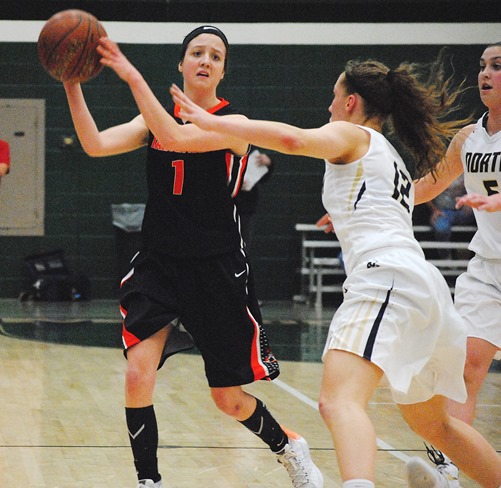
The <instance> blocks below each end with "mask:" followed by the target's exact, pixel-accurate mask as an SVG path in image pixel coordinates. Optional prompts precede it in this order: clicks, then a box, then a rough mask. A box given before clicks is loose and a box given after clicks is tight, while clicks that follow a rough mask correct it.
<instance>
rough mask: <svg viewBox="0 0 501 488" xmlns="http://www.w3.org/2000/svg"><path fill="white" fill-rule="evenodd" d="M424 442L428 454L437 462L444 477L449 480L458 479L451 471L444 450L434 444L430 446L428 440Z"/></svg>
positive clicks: (432, 460)
mask: <svg viewBox="0 0 501 488" xmlns="http://www.w3.org/2000/svg"><path fill="white" fill-rule="evenodd" d="M423 444H424V447H426V455H427V456H428V459H429V460H430V461H431V462H432V463H434V464H436V466H437V471H438V472H439V473H440V474H441V475H442V477H443V478H445V479H446V480H449V481H453V480H456V481H457V478H456V477H454V476H452V475H451V473H450V472H449V465H448V463H447V462H446V461H445V457H444V455H443V453H442V451H439V450H438V449H435V448H434V447H433V446H428V445H427V444H426V442H423Z"/></svg>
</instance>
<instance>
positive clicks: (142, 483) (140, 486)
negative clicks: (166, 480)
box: [137, 480, 164, 488]
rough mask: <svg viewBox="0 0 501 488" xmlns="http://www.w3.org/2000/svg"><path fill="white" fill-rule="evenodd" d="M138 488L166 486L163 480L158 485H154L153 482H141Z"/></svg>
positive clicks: (161, 487)
mask: <svg viewBox="0 0 501 488" xmlns="http://www.w3.org/2000/svg"><path fill="white" fill-rule="evenodd" d="M137 488H164V485H163V483H162V480H160V481H157V482H156V483H154V482H153V480H139V483H138V485H137Z"/></svg>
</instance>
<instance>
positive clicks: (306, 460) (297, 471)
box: [277, 431, 324, 488]
mask: <svg viewBox="0 0 501 488" xmlns="http://www.w3.org/2000/svg"><path fill="white" fill-rule="evenodd" d="M285 432H286V434H287V436H288V437H289V442H288V443H287V444H286V445H285V448H284V449H283V450H282V451H281V452H279V453H277V461H278V462H279V463H280V464H283V465H284V466H285V469H286V470H287V473H289V477H290V479H291V481H292V486H293V487H294V488H323V486H324V477H323V476H322V473H321V472H320V470H319V469H318V468H317V467H316V466H315V464H314V463H313V461H312V459H311V457H310V449H309V447H308V443H307V442H306V440H305V439H303V438H302V437H301V436H300V435H298V434H296V433H294V432H290V431H285Z"/></svg>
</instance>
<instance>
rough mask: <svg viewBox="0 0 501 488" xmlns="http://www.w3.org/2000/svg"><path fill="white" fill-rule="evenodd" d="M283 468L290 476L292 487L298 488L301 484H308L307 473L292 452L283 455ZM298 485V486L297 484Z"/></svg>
mask: <svg viewBox="0 0 501 488" xmlns="http://www.w3.org/2000/svg"><path fill="white" fill-rule="evenodd" d="M283 460H284V463H283V464H284V466H285V469H286V470H287V472H288V473H289V475H290V478H291V480H292V484H293V486H295V487H297V488H299V487H301V486H303V484H305V483H308V482H309V480H308V473H307V472H306V469H305V468H304V466H303V463H302V462H301V460H300V459H298V458H297V457H296V454H295V453H294V452H285V453H284V454H283ZM298 483H299V484H298Z"/></svg>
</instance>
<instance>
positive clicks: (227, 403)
mask: <svg viewBox="0 0 501 488" xmlns="http://www.w3.org/2000/svg"><path fill="white" fill-rule="evenodd" d="M228 393H229V392H228V391H226V389H225V388H221V389H218V388H215V389H212V390H211V394H212V400H213V401H214V403H215V405H216V407H217V408H218V409H219V410H221V412H223V413H225V414H226V415H229V416H230V417H235V418H238V417H240V412H242V409H243V406H244V405H243V403H242V402H241V401H239V399H238V398H236V397H235V396H234V395H230V394H228Z"/></svg>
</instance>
